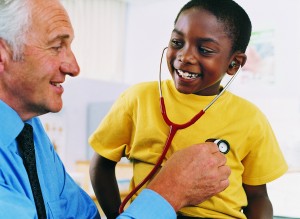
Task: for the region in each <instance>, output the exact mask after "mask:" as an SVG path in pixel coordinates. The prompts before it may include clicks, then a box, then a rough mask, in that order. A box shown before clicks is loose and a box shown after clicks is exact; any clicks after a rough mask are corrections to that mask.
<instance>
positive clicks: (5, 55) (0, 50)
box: [0, 38, 11, 73]
mask: <svg viewBox="0 0 300 219" xmlns="http://www.w3.org/2000/svg"><path fill="white" fill-rule="evenodd" d="M10 53H11V49H10V47H9V46H8V45H7V43H6V41H5V40H3V39H1V38H0V73H2V72H3V71H4V66H5V63H7V62H8V61H9V56H10Z"/></svg>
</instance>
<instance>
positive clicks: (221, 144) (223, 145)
mask: <svg viewBox="0 0 300 219" xmlns="http://www.w3.org/2000/svg"><path fill="white" fill-rule="evenodd" d="M214 143H215V144H217V145H218V148H219V150H220V152H221V153H223V154H227V153H228V152H229V150H230V145H229V143H228V141H226V140H223V139H216V140H215V141H214Z"/></svg>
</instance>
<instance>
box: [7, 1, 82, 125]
mask: <svg viewBox="0 0 300 219" xmlns="http://www.w3.org/2000/svg"><path fill="white" fill-rule="evenodd" d="M32 4H33V12H32V25H31V26H30V28H29V33H28V36H27V41H26V42H27V43H26V45H25V47H24V51H23V56H22V57H23V59H22V61H13V60H12V59H10V61H9V64H7V66H6V69H5V70H6V73H5V74H6V76H5V77H4V80H5V81H6V89H5V92H6V97H9V99H10V102H11V103H10V104H9V105H10V106H12V107H13V108H14V109H15V110H16V111H17V112H18V113H19V115H20V116H21V118H22V119H23V120H27V119H29V118H32V117H33V116H37V115H41V114H45V113H48V112H58V111H59V110H61V108H62V98H61V96H62V93H63V91H64V90H63V87H62V85H61V84H62V83H63V82H64V81H65V77H66V75H67V74H68V75H70V76H77V75H78V74H79V66H78V64H77V61H76V59H75V57H74V54H73V52H72V50H71V42H72V40H73V37H74V33H73V28H72V25H71V23H70V20H69V17H68V15H67V13H66V11H65V10H64V8H63V7H62V6H61V4H60V3H59V1H57V0H51V1H44V0H32ZM4 83H5V82H4ZM6 102H7V101H6Z"/></svg>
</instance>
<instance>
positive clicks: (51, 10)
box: [30, 0, 73, 36]
mask: <svg viewBox="0 0 300 219" xmlns="http://www.w3.org/2000/svg"><path fill="white" fill-rule="evenodd" d="M30 1H31V9H32V10H31V16H32V27H37V28H42V29H43V28H46V32H47V34H50V35H51V34H52V33H54V32H56V31H58V30H60V31H65V32H66V33H65V34H70V35H72V36H73V27H72V24H71V22H70V18H69V16H68V13H67V12H66V10H65V8H64V7H63V6H62V4H61V3H60V1H59V0H30Z"/></svg>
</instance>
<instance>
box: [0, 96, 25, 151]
mask: <svg viewBox="0 0 300 219" xmlns="http://www.w3.org/2000/svg"><path fill="white" fill-rule="evenodd" d="M0 112H1V113H0V146H8V145H10V144H11V143H12V142H13V141H14V140H15V139H16V137H17V136H18V135H19V133H20V132H21V130H22V129H23V126H24V122H23V121H22V119H21V118H20V116H19V115H18V113H17V112H16V111H15V110H13V109H12V108H11V107H10V106H8V105H7V104H6V103H5V102H3V101H2V100H0Z"/></svg>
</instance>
